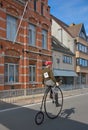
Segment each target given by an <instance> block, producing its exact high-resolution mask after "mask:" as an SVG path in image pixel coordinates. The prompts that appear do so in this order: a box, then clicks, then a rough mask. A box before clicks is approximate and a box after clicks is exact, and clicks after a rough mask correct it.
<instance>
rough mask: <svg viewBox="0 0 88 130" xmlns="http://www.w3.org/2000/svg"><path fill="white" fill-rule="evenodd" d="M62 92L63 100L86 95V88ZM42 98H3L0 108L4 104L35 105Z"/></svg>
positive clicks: (36, 96) (35, 96) (87, 89)
mask: <svg viewBox="0 0 88 130" xmlns="http://www.w3.org/2000/svg"><path fill="white" fill-rule="evenodd" d="M62 92H63V97H64V98H65V97H70V96H74V95H80V94H85V93H88V88H82V89H76V90H69V91H62ZM42 97H43V94H36V95H30V96H19V97H12V98H4V99H2V100H0V106H3V105H4V104H6V103H9V104H14V105H18V106H23V105H28V104H35V103H39V102H41V101H42Z"/></svg>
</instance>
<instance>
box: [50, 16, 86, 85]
mask: <svg viewBox="0 0 88 130" xmlns="http://www.w3.org/2000/svg"><path fill="white" fill-rule="evenodd" d="M51 17H52V35H53V36H55V37H56V38H57V39H58V40H59V41H60V42H61V43H63V44H64V45H65V46H66V47H67V48H68V49H70V51H71V52H72V53H73V54H74V55H75V58H74V71H75V72H76V73H77V75H78V76H77V78H76V79H75V81H76V84H80V85H81V84H85V85H87V84H88V37H87V35H86V32H85V28H84V24H74V23H73V24H71V25H66V24H65V23H64V22H62V21H61V20H59V19H57V18H56V17H54V16H51ZM68 68H69V66H68Z"/></svg>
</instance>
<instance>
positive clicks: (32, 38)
mask: <svg viewBox="0 0 88 130" xmlns="http://www.w3.org/2000/svg"><path fill="white" fill-rule="evenodd" d="M28 45H29V46H35V45H36V26H35V25H34V24H29V27H28Z"/></svg>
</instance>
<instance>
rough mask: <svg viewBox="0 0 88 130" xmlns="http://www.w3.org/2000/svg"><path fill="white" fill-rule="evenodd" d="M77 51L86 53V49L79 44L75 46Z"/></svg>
mask: <svg viewBox="0 0 88 130" xmlns="http://www.w3.org/2000/svg"><path fill="white" fill-rule="evenodd" d="M77 50H78V51H81V52H84V53H88V47H87V46H85V45H82V44H81V43H78V44H77Z"/></svg>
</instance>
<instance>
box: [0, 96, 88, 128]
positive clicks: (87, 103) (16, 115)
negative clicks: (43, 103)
mask: <svg viewBox="0 0 88 130" xmlns="http://www.w3.org/2000/svg"><path fill="white" fill-rule="evenodd" d="M11 105H12V106H13V108H11V109H7V110H3V111H2V110H0V130H88V94H85V95H79V96H73V97H68V98H65V99H64V106H63V110H62V113H61V115H60V116H59V117H58V118H56V119H54V120H51V119H49V118H48V117H47V116H46V115H45V119H44V122H43V124H41V125H39V126H38V125H36V124H35V121H34V117H35V115H36V113H37V112H38V110H39V106H40V104H36V105H35V104H34V105H31V106H25V107H19V106H17V108H15V107H14V105H13V104H11Z"/></svg>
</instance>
